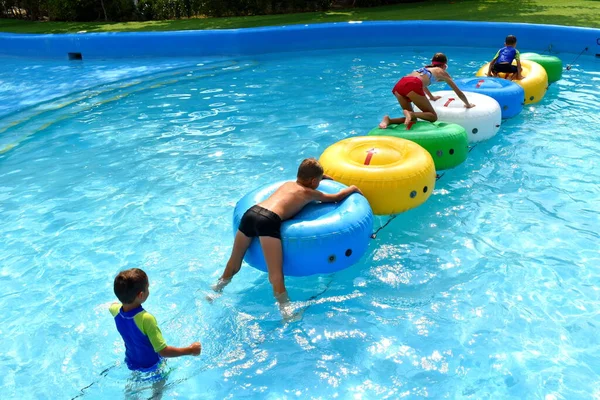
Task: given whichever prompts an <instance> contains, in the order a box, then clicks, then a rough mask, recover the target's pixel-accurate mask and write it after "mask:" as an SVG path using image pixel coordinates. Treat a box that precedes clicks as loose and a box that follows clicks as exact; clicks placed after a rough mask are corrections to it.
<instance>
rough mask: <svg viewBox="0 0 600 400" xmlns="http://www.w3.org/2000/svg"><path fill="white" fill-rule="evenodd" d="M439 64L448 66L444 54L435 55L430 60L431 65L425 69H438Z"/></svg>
mask: <svg viewBox="0 0 600 400" xmlns="http://www.w3.org/2000/svg"><path fill="white" fill-rule="evenodd" d="M439 64H448V57H446V55H445V54H444V53H435V54H434V55H433V57H432V58H431V65H426V66H425V68H433V67H438V66H439Z"/></svg>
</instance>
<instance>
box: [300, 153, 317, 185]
mask: <svg viewBox="0 0 600 400" xmlns="http://www.w3.org/2000/svg"><path fill="white" fill-rule="evenodd" d="M321 176H323V167H322V166H321V164H319V162H318V161H317V160H316V159H315V158H305V159H304V160H302V162H301V163H300V166H299V167H298V175H297V177H298V179H300V180H303V181H309V180H311V179H315V178H319V177H321Z"/></svg>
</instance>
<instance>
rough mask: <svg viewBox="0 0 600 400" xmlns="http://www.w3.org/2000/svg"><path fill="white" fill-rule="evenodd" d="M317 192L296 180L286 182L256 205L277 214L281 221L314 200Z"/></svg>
mask: <svg viewBox="0 0 600 400" xmlns="http://www.w3.org/2000/svg"><path fill="white" fill-rule="evenodd" d="M317 194H318V192H317V191H316V190H314V189H311V188H308V187H306V186H302V185H301V184H299V183H298V182H286V183H284V184H283V185H281V186H280V187H279V189H277V190H276V191H275V193H273V194H272V195H271V196H270V197H269V198H268V199H266V200H265V201H263V202H261V203H259V204H258V205H259V206H261V207H264V208H266V209H267V210H270V211H273V212H274V213H275V214H277V215H279V217H280V218H281V220H282V221H285V220H286V219H290V218H292V217H293V216H294V215H296V214H298V213H299V212H300V210H302V208H303V207H304V206H305V205H307V204H308V203H310V202H311V201H313V200H316V198H317Z"/></svg>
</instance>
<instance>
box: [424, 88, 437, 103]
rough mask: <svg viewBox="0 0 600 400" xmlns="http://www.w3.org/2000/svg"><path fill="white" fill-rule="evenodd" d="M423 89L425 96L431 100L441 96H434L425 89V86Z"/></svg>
mask: <svg viewBox="0 0 600 400" xmlns="http://www.w3.org/2000/svg"><path fill="white" fill-rule="evenodd" d="M423 91H424V92H425V94H426V95H427V97H429V100H431V101H436V100H439V99H441V98H442V96H434V95H432V94H431V92H430V91H429V89H427V88H426V87H423Z"/></svg>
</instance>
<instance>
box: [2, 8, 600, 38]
mask: <svg viewBox="0 0 600 400" xmlns="http://www.w3.org/2000/svg"><path fill="white" fill-rule="evenodd" d="M378 20H398V21H400V20H456V21H458V20H461V21H494V22H526V23H535V24H555V25H570V26H587V27H594V28H600V0H462V1H461V0H444V1H441V0H436V1H427V2H423V3H410V4H399V5H394V6H386V7H376V8H361V9H349V10H335V11H329V12H314V13H300V14H281V15H258V16H251V17H231V18H191V19H180V20H167V21H145V22H125V23H104V22H30V21H18V20H9V19H0V31H4V32H14V33H72V32H79V31H87V32H118V31H172V30H189V29H228V28H248V27H256V26H269V25H292V24H314V23H321V22H342V21H378Z"/></svg>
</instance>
